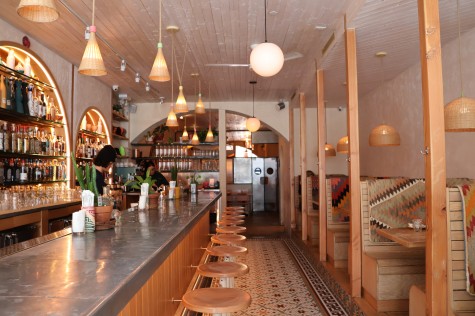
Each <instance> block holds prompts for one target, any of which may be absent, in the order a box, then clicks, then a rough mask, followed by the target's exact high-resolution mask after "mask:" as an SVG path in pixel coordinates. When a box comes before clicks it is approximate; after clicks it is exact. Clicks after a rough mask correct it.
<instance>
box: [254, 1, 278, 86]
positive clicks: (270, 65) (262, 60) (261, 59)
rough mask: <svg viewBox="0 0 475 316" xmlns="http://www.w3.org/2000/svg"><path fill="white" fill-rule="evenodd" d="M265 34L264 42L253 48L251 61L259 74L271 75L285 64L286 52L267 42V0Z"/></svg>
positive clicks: (276, 72) (265, 2) (265, 5)
mask: <svg viewBox="0 0 475 316" xmlns="http://www.w3.org/2000/svg"><path fill="white" fill-rule="evenodd" d="M264 36H265V41H264V43H261V44H259V45H257V46H256V47H255V48H253V49H252V52H251V56H250V61H249V63H250V64H251V68H252V70H253V71H254V72H255V73H256V74H258V75H259V76H262V77H271V76H274V75H276V74H278V73H279V71H280V70H281V69H282V67H283V66H284V53H283V52H282V50H281V49H280V47H279V46H277V45H276V44H274V43H268V42H267V0H264Z"/></svg>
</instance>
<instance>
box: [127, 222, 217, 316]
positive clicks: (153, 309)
mask: <svg viewBox="0 0 475 316" xmlns="http://www.w3.org/2000/svg"><path fill="white" fill-rule="evenodd" d="M206 214H208V213H206ZM208 234H209V216H207V215H204V216H203V217H202V218H201V219H200V220H199V222H198V223H196V225H195V226H194V227H193V228H192V229H191V231H190V232H189V233H188V235H187V236H186V237H185V238H184V239H183V240H182V241H181V242H180V243H179V244H178V246H177V247H176V248H175V249H174V250H173V251H172V253H171V254H170V255H169V256H168V258H167V259H166V260H165V261H164V262H163V263H162V264H161V265H160V267H158V268H157V270H155V272H154V273H153V275H152V276H151V277H150V278H149V279H148V281H147V282H146V283H145V284H144V285H143V286H142V288H141V289H140V290H139V291H138V292H137V293H136V294H135V295H134V297H133V298H132V299H131V300H130V301H129V302H128V303H127V305H126V306H125V307H124V308H123V309H122V311H121V312H120V313H119V315H120V316H129V315H130V316H135V315H137V316H141V315H173V314H174V313H175V310H176V309H177V307H178V303H177V302H172V299H178V300H180V299H181V297H182V296H183V294H184V293H185V291H186V289H187V288H188V285H189V283H190V281H191V279H192V277H193V274H194V272H195V271H194V269H192V268H191V265H197V264H198V263H199V262H200V259H201V256H202V255H203V251H204V250H203V249H200V248H202V247H206V245H207V244H208V242H209V237H208Z"/></svg>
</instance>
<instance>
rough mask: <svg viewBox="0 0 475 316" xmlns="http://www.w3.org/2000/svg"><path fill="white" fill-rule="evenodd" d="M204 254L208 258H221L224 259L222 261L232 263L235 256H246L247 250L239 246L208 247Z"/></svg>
mask: <svg viewBox="0 0 475 316" xmlns="http://www.w3.org/2000/svg"><path fill="white" fill-rule="evenodd" d="M206 252H207V253H208V254H209V255H210V256H215V257H222V258H224V261H231V262H233V261H234V259H235V258H236V256H239V255H245V254H247V248H246V247H241V246H230V245H222V246H214V247H208V248H206Z"/></svg>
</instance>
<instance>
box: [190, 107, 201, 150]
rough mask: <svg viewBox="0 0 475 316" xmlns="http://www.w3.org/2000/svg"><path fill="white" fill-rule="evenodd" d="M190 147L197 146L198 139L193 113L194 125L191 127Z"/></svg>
mask: <svg viewBox="0 0 475 316" xmlns="http://www.w3.org/2000/svg"><path fill="white" fill-rule="evenodd" d="M190 143H191V144H192V145H199V144H200V139H199V138H198V133H197V132H196V113H195V125H194V127H193V137H192V138H191V142H190Z"/></svg>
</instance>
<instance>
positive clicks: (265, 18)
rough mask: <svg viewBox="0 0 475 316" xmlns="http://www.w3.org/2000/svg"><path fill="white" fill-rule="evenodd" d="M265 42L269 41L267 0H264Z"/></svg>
mask: <svg viewBox="0 0 475 316" xmlns="http://www.w3.org/2000/svg"><path fill="white" fill-rule="evenodd" d="M264 42H265V43H267V0H264Z"/></svg>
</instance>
